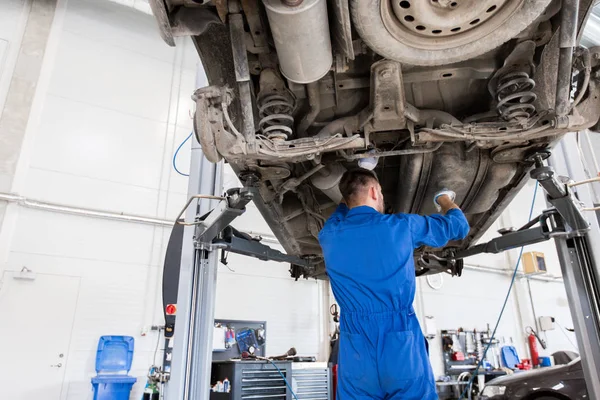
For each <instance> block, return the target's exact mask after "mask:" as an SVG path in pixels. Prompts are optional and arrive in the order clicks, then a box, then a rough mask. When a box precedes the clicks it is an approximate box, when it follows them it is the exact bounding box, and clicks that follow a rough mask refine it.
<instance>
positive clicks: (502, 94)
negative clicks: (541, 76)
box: [496, 72, 536, 121]
mask: <svg viewBox="0 0 600 400" xmlns="http://www.w3.org/2000/svg"><path fill="white" fill-rule="evenodd" d="M534 87H535V81H534V80H533V79H531V78H530V77H529V74H527V73H526V72H511V73H509V74H506V75H504V76H502V77H500V78H499V79H498V88H497V89H496V98H497V100H498V105H497V106H496V107H497V109H498V113H499V114H500V116H501V117H502V118H504V119H505V120H507V121H510V120H513V119H516V118H529V117H531V116H532V115H533V113H534V112H535V106H534V105H533V104H532V103H533V102H534V101H535V99H536V94H535V93H533V92H532V90H533V88H534Z"/></svg>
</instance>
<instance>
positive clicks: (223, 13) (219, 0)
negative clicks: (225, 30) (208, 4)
mask: <svg viewBox="0 0 600 400" xmlns="http://www.w3.org/2000/svg"><path fill="white" fill-rule="evenodd" d="M214 2H215V8H216V9H217V14H219V18H220V19H221V21H223V23H225V22H227V14H229V10H228V9H227V0H214Z"/></svg>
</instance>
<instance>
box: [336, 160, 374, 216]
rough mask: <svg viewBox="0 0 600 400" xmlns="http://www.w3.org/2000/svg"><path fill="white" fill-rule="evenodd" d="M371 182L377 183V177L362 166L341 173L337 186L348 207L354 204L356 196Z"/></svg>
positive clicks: (362, 192)
mask: <svg viewBox="0 0 600 400" xmlns="http://www.w3.org/2000/svg"><path fill="white" fill-rule="evenodd" d="M373 183H379V179H377V175H375V172H373V171H369V170H368V169H364V168H356V169H351V170H348V171H346V172H345V173H344V175H342V179H341V180H340V184H339V187H340V192H342V196H343V197H344V200H346V203H347V204H348V207H353V206H354V205H355V204H356V200H357V197H358V196H360V195H362V194H364V191H365V190H366V189H367V188H368V186H369V185H371V184H373Z"/></svg>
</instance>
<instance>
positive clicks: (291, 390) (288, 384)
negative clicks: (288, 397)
mask: <svg viewBox="0 0 600 400" xmlns="http://www.w3.org/2000/svg"><path fill="white" fill-rule="evenodd" d="M261 358H262V357H261ZM264 359H265V360H267V361H268V362H270V363H271V364H273V366H274V367H275V369H276V370H277V372H279V375H281V377H282V378H283V381H284V382H285V384H286V386H287V387H288V388H289V389H290V392H291V393H292V396H293V397H294V399H296V400H298V396H296V393H294V389H292V387H291V386H290V383H289V382H288V380H287V379H285V375H283V372H281V370H280V369H279V367H278V366H277V365H276V364H275V363H274V362H273V361H272V360H269V359H268V358H264Z"/></svg>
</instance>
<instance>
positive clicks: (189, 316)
mask: <svg viewBox="0 0 600 400" xmlns="http://www.w3.org/2000/svg"><path fill="white" fill-rule="evenodd" d="M191 140H192V153H191V162H190V165H191V168H190V176H189V184H188V194H189V197H192V196H194V195H196V194H198V193H209V194H211V195H215V196H216V195H219V194H220V193H221V190H222V180H223V178H222V177H223V163H222V162H221V163H218V164H213V163H211V162H210V161H208V160H207V159H206V157H205V156H204V154H203V153H202V148H201V147H200V144H199V143H198V141H197V140H196V138H195V137H192V138H191ZM217 203H218V201H217V200H215V199H201V200H199V201H198V205H197V207H196V206H194V207H188V209H187V212H186V214H185V219H186V220H188V221H190V220H191V221H193V220H194V219H195V218H196V215H203V214H206V213H208V212H209V211H210V210H211V209H213V208H214V207H215V206H216V205H217ZM195 228H196V227H195V226H194V225H190V226H186V227H185V229H184V234H183V247H182V251H181V270H180V276H179V289H178V299H177V319H176V322H175V332H176V334H175V336H174V338H173V339H174V345H173V361H172V365H171V374H170V380H169V381H168V383H167V385H166V398H167V399H182V400H190V399H193V400H205V399H208V397H209V394H210V367H211V361H212V346H211V344H212V336H213V329H214V322H213V321H214V305H215V295H216V287H217V266H218V259H217V252H215V251H212V252H207V251H197V249H196V248H195V243H194V235H195Z"/></svg>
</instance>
